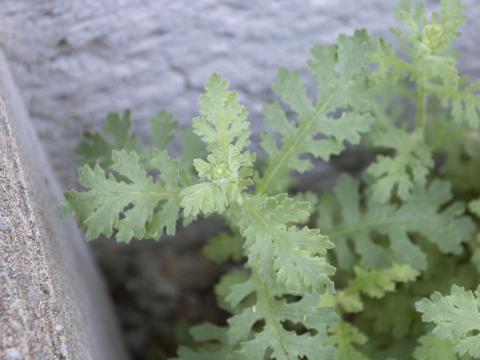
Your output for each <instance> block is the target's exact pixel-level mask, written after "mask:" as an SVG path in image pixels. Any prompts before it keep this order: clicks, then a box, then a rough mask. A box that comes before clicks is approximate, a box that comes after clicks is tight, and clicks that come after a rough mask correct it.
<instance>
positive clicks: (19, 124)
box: [0, 52, 125, 360]
mask: <svg viewBox="0 0 480 360" xmlns="http://www.w3.org/2000/svg"><path fill="white" fill-rule="evenodd" d="M60 201H61V188H60V186H59V183H58V182H57V179H56V178H55V176H54V173H53V170H52V168H51V166H50V164H49V162H48V159H47V157H46V154H45V152H44V150H43V148H42V145H41V144H40V142H39V140H38V138H37V136H36V134H35V131H34V129H33V127H32V125H31V123H30V120H29V118H28V115H27V113H26V111H25V109H24V107H23V104H22V103H21V100H20V97H19V94H18V92H17V89H16V87H15V85H14V84H13V81H12V77H11V75H10V73H9V70H8V67H7V64H6V62H5V59H4V57H3V54H2V53H1V52H0V359H2V360H30V359H32V360H47V359H51V360H53V359H68V360H76V359H78V360H90V359H91V360H94V359H95V360H113V359H115V360H117V359H119V360H122V359H125V356H124V351H123V344H122V342H121V340H120V336H119V333H118V330H117V326H116V322H115V320H114V317H113V313H112V308H111V304H110V301H109V299H108V298H107V296H106V291H105V287H104V284H103V281H102V280H101V278H100V275H99V273H98V271H97V269H96V266H95V264H94V262H93V259H92V257H91V255H90V253H89V252H88V250H87V246H86V244H85V243H84V241H83V239H82V237H81V234H80V232H79V231H78V229H77V228H76V227H75V225H74V224H73V223H72V222H63V221H61V220H59V219H58V218H57V217H56V214H55V207H56V204H58V203H59V202H60Z"/></svg>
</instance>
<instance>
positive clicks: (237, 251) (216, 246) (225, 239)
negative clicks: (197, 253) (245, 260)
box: [203, 232, 244, 263]
mask: <svg viewBox="0 0 480 360" xmlns="http://www.w3.org/2000/svg"><path fill="white" fill-rule="evenodd" d="M243 243H244V241H243V239H242V237H241V236H239V235H230V234H227V233H224V232H222V233H220V234H219V235H217V236H216V237H214V238H213V239H210V240H209V241H208V243H207V244H206V245H205V246H204V247H203V255H205V256H206V257H207V258H209V259H210V260H213V261H215V262H216V263H222V262H225V261H227V260H229V259H232V260H233V261H240V260H241V259H242V257H243Z"/></svg>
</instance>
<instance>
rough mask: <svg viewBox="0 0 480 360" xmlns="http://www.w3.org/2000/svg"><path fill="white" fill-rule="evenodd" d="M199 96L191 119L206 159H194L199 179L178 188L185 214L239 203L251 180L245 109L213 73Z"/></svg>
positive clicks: (195, 214)
mask: <svg viewBox="0 0 480 360" xmlns="http://www.w3.org/2000/svg"><path fill="white" fill-rule="evenodd" d="M205 90H206V93H205V94H204V95H203V96H202V97H201V99H200V116H198V117H196V118H195V119H194V120H193V121H194V122H193V128H194V132H195V134H197V135H198V136H200V138H201V139H202V141H203V142H205V144H206V145H207V150H208V153H209V154H208V156H207V161H204V160H202V159H199V158H197V159H194V161H193V165H194V167H195V170H196V171H197V173H198V176H199V178H200V181H201V182H200V183H197V184H194V185H191V186H189V187H186V188H185V189H183V190H182V192H181V194H180V196H181V198H182V200H181V205H182V207H183V208H184V214H185V216H192V217H196V216H197V215H199V214H201V213H203V214H205V215H208V214H211V213H214V212H217V213H219V214H221V213H223V212H224V211H225V210H226V209H227V207H228V206H229V205H230V204H235V203H236V204H242V202H243V197H242V192H243V191H244V190H246V189H247V188H248V187H249V186H251V185H252V184H253V182H252V179H251V178H252V175H253V162H254V160H255V157H254V156H253V154H251V153H249V152H247V151H244V148H245V147H246V146H247V145H248V144H249V141H250V140H249V137H250V131H249V128H248V126H249V124H248V121H247V112H246V110H245V108H244V107H243V106H242V105H241V104H240V103H239V102H238V100H237V95H236V93H234V92H232V91H228V82H227V81H225V80H223V79H222V78H221V77H220V75H218V74H213V75H212V76H211V77H210V78H209V80H208V82H207V85H206V87H205Z"/></svg>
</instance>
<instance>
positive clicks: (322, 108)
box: [257, 31, 373, 193]
mask: <svg viewBox="0 0 480 360" xmlns="http://www.w3.org/2000/svg"><path fill="white" fill-rule="evenodd" d="M372 48H373V42H372V40H371V39H370V38H369V36H368V35H367V33H366V32H365V31H357V32H356V33H355V34H354V36H352V37H348V36H344V35H342V36H340V37H339V38H338V44H337V45H334V46H320V45H318V46H315V47H314V48H313V49H312V53H311V58H310V60H309V61H308V65H309V68H310V70H311V71H312V73H313V74H314V75H315V78H316V80H317V90H318V100H317V101H316V102H315V103H313V102H312V100H311V98H310V97H309V96H308V94H307V87H306V85H305V84H304V82H303V81H302V80H301V78H300V73H299V72H298V71H290V70H287V69H280V71H279V73H278V80H277V82H276V83H275V84H274V85H273V90H274V92H275V93H276V94H277V95H278V96H279V97H280V98H281V99H282V101H283V102H284V103H286V104H287V105H288V106H289V107H290V108H291V109H292V110H293V111H294V112H295V113H296V114H297V115H298V123H295V122H291V121H289V120H288V118H287V115H286V113H285V111H284V110H283V109H282V107H281V105H280V104H279V103H273V104H270V105H265V107H264V113H265V121H266V123H267V124H268V125H269V126H270V127H271V128H273V129H274V130H275V131H276V132H277V133H278V135H279V137H280V138H281V140H282V144H281V146H280V147H279V146H278V144H277V141H276V138H275V136H273V135H272V134H264V135H263V138H262V147H263V149H264V150H265V151H266V152H267V154H268V157H269V162H268V166H267V168H266V170H265V172H264V174H263V177H262V178H261V180H260V183H259V184H258V186H257V190H258V192H259V193H265V192H268V193H273V192H275V191H282V190H283V189H284V188H285V184H286V181H287V179H288V174H289V172H291V171H292V170H295V171H299V172H304V171H306V170H308V169H310V168H311V162H310V160H308V159H305V158H303V157H301V155H305V154H310V155H312V156H314V157H317V158H321V159H323V160H328V159H329V157H330V156H331V155H336V154H339V153H340V152H341V151H342V150H343V149H344V147H345V144H344V143H345V142H349V143H351V144H357V143H358V142H359V141H360V136H361V134H363V133H365V132H366V131H368V129H369V128H370V125H371V124H372V122H373V119H372V117H371V115H370V113H369V110H368V106H369V104H368V99H367V98H366V92H365V89H366V80H365V68H366V67H367V65H368V64H369V56H370V55H371V52H372ZM320 135H321V137H320Z"/></svg>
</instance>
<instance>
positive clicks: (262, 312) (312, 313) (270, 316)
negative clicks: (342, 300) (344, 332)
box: [228, 281, 338, 360]
mask: <svg viewBox="0 0 480 360" xmlns="http://www.w3.org/2000/svg"><path fill="white" fill-rule="evenodd" d="M260 284H261V283H259V282H258V281H257V282H256V285H257V286H256V289H257V299H258V300H257V303H256V305H255V306H252V307H249V308H245V309H244V310H243V311H242V312H241V313H239V314H238V315H235V316H233V317H232V318H230V319H229V320H228V323H229V325H230V330H229V341H230V344H238V345H237V346H238V347H239V350H238V351H237V352H236V353H235V354H234V356H233V358H234V359H237V358H239V359H245V360H246V359H264V358H265V354H267V353H271V356H270V357H271V358H274V359H277V360H290V359H300V358H306V359H319V358H320V359H332V360H333V359H334V348H333V346H332V345H330V344H328V342H327V327H328V326H329V325H332V324H333V323H335V322H336V321H338V317H337V315H336V314H335V312H334V311H333V310H332V309H328V308H325V309H318V308H317V307H316V304H317V303H318V300H319V297H318V295H307V296H304V297H303V298H302V299H300V300H298V301H295V302H287V301H286V300H285V299H283V298H280V297H279V296H275V294H277V295H280V294H281V293H277V292H276V291H278V289H277V290H275V288H272V287H266V286H264V285H260ZM272 291H273V293H271V292H272ZM262 320H263V321H264V322H265V325H264V326H263V328H261V329H260V330H259V331H255V332H253V331H252V327H253V326H254V325H255V323H257V322H259V321H262ZM287 323H291V324H302V325H303V326H304V327H305V328H306V329H307V330H309V331H303V332H302V333H301V334H297V333H296V332H295V331H294V329H291V328H288V326H287V325H286V324H287ZM237 356H238V357H237Z"/></svg>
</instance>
